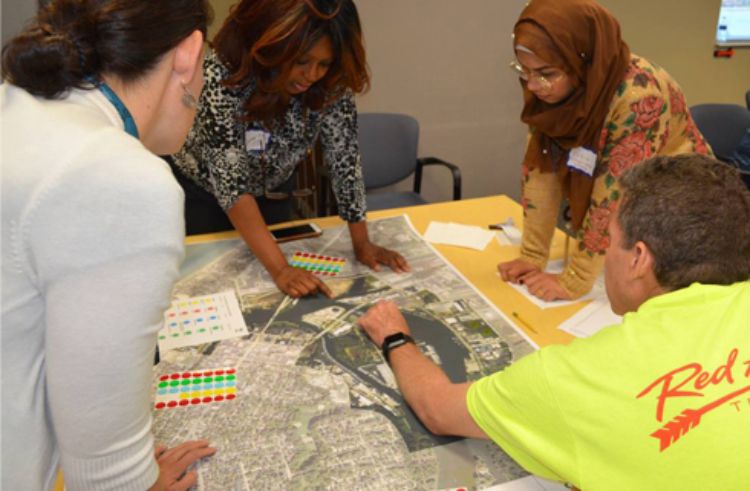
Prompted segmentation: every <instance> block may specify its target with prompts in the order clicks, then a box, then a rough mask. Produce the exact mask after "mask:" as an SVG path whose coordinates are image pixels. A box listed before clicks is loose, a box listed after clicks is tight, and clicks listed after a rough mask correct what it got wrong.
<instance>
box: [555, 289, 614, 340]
mask: <svg viewBox="0 0 750 491" xmlns="http://www.w3.org/2000/svg"><path fill="white" fill-rule="evenodd" d="M621 322H622V317H620V316H619V315H617V314H615V313H614V312H612V308H611V306H610V304H609V301H608V300H607V299H606V298H598V299H596V300H594V301H592V302H591V303H590V304H588V305H587V306H585V307H584V308H582V309H581V310H579V311H578V312H576V313H575V314H574V315H573V316H572V317H571V318H570V319H568V320H566V321H565V322H563V323H562V324H560V325H559V326H557V328H558V329H560V330H562V331H565V332H567V333H570V334H572V335H573V336H575V337H577V338H587V337H589V336H591V335H592V334H595V333H597V332H598V331H599V330H601V329H602V328H604V327H607V326H613V325H615V324H620V323H621Z"/></svg>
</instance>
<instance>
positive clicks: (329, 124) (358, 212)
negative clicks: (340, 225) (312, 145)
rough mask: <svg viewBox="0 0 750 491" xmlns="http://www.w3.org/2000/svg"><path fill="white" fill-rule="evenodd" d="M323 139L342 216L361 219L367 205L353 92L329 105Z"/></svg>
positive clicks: (325, 154)
mask: <svg viewBox="0 0 750 491" xmlns="http://www.w3.org/2000/svg"><path fill="white" fill-rule="evenodd" d="M320 139H321V143H322V146H323V156H324V158H325V162H326V166H327V167H328V172H329V173H330V175H331V183H332V185H333V192H334V194H335V195H336V201H337V203H338V209H339V216H340V217H341V218H342V219H343V220H346V221H347V222H361V221H362V220H364V219H365V213H366V211H367V206H366V204H365V184H364V179H363V177H362V166H361V164H360V162H359V144H358V143H357V106H356V105H355V103H354V97H353V96H352V94H350V93H347V94H345V95H344V96H342V97H341V98H340V99H339V100H337V101H336V102H335V103H334V104H332V105H331V106H330V107H329V108H327V109H326V111H325V114H324V115H323V120H322V123H321V126H320Z"/></svg>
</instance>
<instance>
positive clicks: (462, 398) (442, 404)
mask: <svg viewBox="0 0 750 491" xmlns="http://www.w3.org/2000/svg"><path fill="white" fill-rule="evenodd" d="M359 325H360V326H362V328H363V329H364V330H365V332H367V335H368V336H370V339H372V341H373V342H374V343H375V344H376V345H377V346H378V347H382V345H383V341H384V339H385V338H386V337H387V336H389V335H391V334H396V333H398V332H403V333H404V334H409V332H410V331H409V326H407V325H406V320H405V319H404V317H403V316H402V315H401V312H399V310H398V307H396V304H394V303H393V302H388V301H381V302H378V304H377V305H375V306H374V307H372V308H371V309H370V310H369V311H368V312H367V313H366V314H365V315H363V316H362V317H361V318H360V319H359ZM389 361H390V364H391V369H392V370H393V373H394V375H395V376H396V381H397V382H398V387H399V389H400V390H401V394H402V395H403V396H404V399H406V402H407V404H409V406H410V407H411V408H412V409H413V410H414V412H415V413H416V414H417V416H418V417H419V419H420V421H422V423H423V424H424V425H425V426H426V427H427V429H429V430H430V431H431V432H433V433H435V434H436V435H456V436H465V437H472V438H485V439H488V438H489V437H488V436H487V434H486V433H485V432H484V431H482V429H481V428H480V427H479V426H477V424H476V423H475V422H474V420H473V419H472V417H471V415H470V414H469V410H468V408H467V406H466V392H467V391H468V390H469V386H470V385H471V384H470V383H463V384H454V383H453V382H451V381H450V379H449V378H448V377H447V376H446V375H445V372H443V370H442V369H440V368H439V367H438V366H437V365H435V364H434V363H432V362H431V361H430V360H429V359H428V358H427V357H426V356H424V355H423V354H422V352H421V351H419V348H418V347H417V346H415V345H414V344H411V343H407V344H404V345H402V346H399V347H398V348H395V349H393V350H392V351H391V353H390V355H389Z"/></svg>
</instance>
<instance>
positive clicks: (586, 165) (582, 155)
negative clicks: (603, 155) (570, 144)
mask: <svg viewBox="0 0 750 491" xmlns="http://www.w3.org/2000/svg"><path fill="white" fill-rule="evenodd" d="M568 167H570V168H572V169H575V170H577V171H579V172H583V173H584V174H586V175H587V176H589V177H592V176H593V175H594V169H595V168H596V153H594V152H592V151H591V150H589V149H587V148H583V147H576V148H573V149H571V150H570V152H569V154H568Z"/></svg>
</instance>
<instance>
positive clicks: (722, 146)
mask: <svg viewBox="0 0 750 491" xmlns="http://www.w3.org/2000/svg"><path fill="white" fill-rule="evenodd" d="M690 113H691V114H692V116H693V119H694V120H695V124H696V125H697V126H698V129H699V130H700V132H701V133H703V136H705V137H706V140H708V143H709V144H710V145H711V148H713V150H714V153H715V154H716V157H717V158H719V159H720V160H723V161H725V162H729V161H731V159H732V154H733V153H734V151H735V149H736V148H737V145H739V143H740V140H742V137H743V136H744V135H745V131H746V130H747V129H748V128H750V110H748V109H745V108H744V107H742V106H738V105H735V104H698V105H696V106H693V107H691V108H690Z"/></svg>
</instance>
